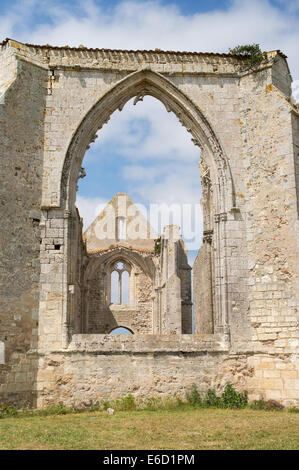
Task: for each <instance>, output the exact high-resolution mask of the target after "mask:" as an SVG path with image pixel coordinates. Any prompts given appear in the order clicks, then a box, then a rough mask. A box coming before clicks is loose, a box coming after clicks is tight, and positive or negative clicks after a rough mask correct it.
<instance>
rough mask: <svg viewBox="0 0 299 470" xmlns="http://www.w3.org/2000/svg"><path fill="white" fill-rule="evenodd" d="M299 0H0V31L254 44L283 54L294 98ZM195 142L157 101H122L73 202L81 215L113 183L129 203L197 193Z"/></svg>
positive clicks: (65, 40)
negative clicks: (126, 197)
mask: <svg viewBox="0 0 299 470" xmlns="http://www.w3.org/2000/svg"><path fill="white" fill-rule="evenodd" d="M298 19H299V0H221V1H217V0H209V1H202V0H200V1H191V0H156V1H143V0H139V1H136V0H135V1H119V0H112V1H107V0H84V1H83V0H74V1H70V0H63V1H57V0H47V1H45V0H23V1H20V0H16V1H15V2H11V1H8V0H0V31H1V35H0V36H1V40H3V39H5V38H6V37H10V38H14V39H16V40H19V41H21V42H28V43H34V44H52V45H61V46H63V45H69V46H78V45H80V44H83V45H85V46H87V47H99V48H101V47H107V48H118V49H120V48H126V49H154V48H156V47H158V48H160V49H166V50H191V51H204V52H205V51H214V52H227V51H228V49H229V47H234V46H236V45H238V44H250V43H259V44H260V46H261V48H262V49H263V50H273V49H281V50H282V51H283V52H284V53H285V54H286V55H287V56H288V62H289V66H290V69H291V74H292V76H293V80H294V83H293V85H294V88H293V89H294V95H295V96H296V98H297V101H298V100H299V61H298V47H299V21H298ZM199 159H200V155H199V151H198V149H197V148H195V147H194V146H193V144H192V143H191V140H190V134H188V133H187V132H186V130H185V129H184V128H182V126H181V125H180V124H179V123H178V121H177V119H176V117H175V116H174V115H173V114H172V113H170V114H169V113H167V111H166V110H165V109H164V107H163V105H162V104H161V103H159V102H157V101H155V100H154V99H152V98H149V97H146V98H145V99H144V102H141V103H138V104H137V105H136V106H133V105H132V103H127V105H126V106H125V108H124V110H123V111H122V112H121V113H119V112H118V111H117V112H116V113H115V114H114V115H113V116H112V118H111V120H110V121H109V122H108V124H107V125H106V126H104V128H103V129H102V130H101V132H100V134H99V138H98V139H97V141H96V142H95V144H94V145H93V146H92V147H91V149H90V150H89V151H88V153H87V154H86V157H85V159H84V163H83V166H84V167H85V169H86V172H87V177H86V178H85V179H83V180H80V185H79V192H78V198H77V203H78V206H79V209H80V212H81V214H82V215H83V217H84V219H85V222H86V224H88V223H89V222H90V221H91V220H92V219H93V218H94V217H95V215H96V210H97V208H99V204H101V203H104V202H105V201H108V200H109V199H110V198H111V197H112V196H113V195H114V194H115V193H116V192H128V193H129V194H130V196H131V197H132V199H133V200H134V201H136V202H139V203H142V204H145V205H148V204H149V203H150V202H166V203H169V204H171V203H188V202H189V203H195V202H198V201H199V199H200V193H201V189H200V183H199V173H198V171H199V170H198V167H197V162H198V161H199Z"/></svg>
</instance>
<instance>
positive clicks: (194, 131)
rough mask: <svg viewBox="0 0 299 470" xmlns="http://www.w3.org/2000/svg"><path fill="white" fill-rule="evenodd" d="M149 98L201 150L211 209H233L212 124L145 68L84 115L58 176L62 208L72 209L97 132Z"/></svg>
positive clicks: (225, 168)
mask: <svg viewBox="0 0 299 470" xmlns="http://www.w3.org/2000/svg"><path fill="white" fill-rule="evenodd" d="M146 95H150V96H152V97H154V98H156V99H158V100H159V101H161V102H162V103H163V104H164V105H165V107H166V109H167V111H168V112H174V114H176V116H177V117H178V119H179V121H180V123H181V124H182V125H183V126H184V127H186V129H187V131H188V132H190V134H191V136H192V141H193V143H194V144H195V145H197V146H198V147H200V149H201V168H204V172H205V173H204V176H203V172H202V179H203V182H204V178H205V181H208V180H209V184H211V185H212V186H213V188H214V207H215V211H216V212H217V213H219V214H220V213H224V212H227V211H229V210H231V209H232V208H234V206H235V198H234V191H233V181H232V177H231V172H230V168H229V164H228V159H227V157H226V155H225V153H224V151H223V148H222V146H221V144H220V141H219V139H218V138H217V136H216V134H215V132H214V130H213V128H212V126H211V124H210V123H209V121H208V120H207V118H206V117H205V116H204V114H203V113H202V111H201V110H200V109H199V108H198V107H197V106H196V105H195V104H194V103H193V102H192V100H191V99H190V98H189V97H188V96H187V95H186V94H184V93H183V92H182V91H181V90H180V89H179V88H178V87H177V86H176V85H175V84H174V83H173V82H172V81H171V80H169V79H168V78H166V77H165V76H163V75H161V74H160V73H157V72H154V71H152V70H150V69H148V68H144V69H141V70H138V71H136V72H133V73H132V74H130V75H128V76H126V77H125V78H124V79H122V80H120V81H119V82H118V83H117V84H116V85H114V86H113V87H112V88H111V89H110V90H109V91H108V92H106V93H105V94H104V95H103V96H102V97H101V98H100V99H99V100H98V101H97V103H96V104H95V105H94V106H93V107H92V108H91V109H90V110H89V112H88V113H87V114H86V115H85V117H84V118H83V120H82V121H81V123H80V125H79V126H78V128H77V130H76V131H75V133H74V134H73V137H72V140H71V142H70V145H69V147H68V151H67V153H66V157H65V161H64V165H63V171H62V176H61V198H62V201H61V203H62V206H63V207H64V208H65V209H68V210H69V209H71V208H72V206H73V204H74V202H75V197H76V189H77V180H78V178H79V177H80V172H81V171H82V166H81V165H82V160H83V158H84V154H85V152H86V150H87V149H88V148H89V145H90V144H91V142H94V140H95V139H96V137H97V132H98V130H99V129H101V128H102V127H103V125H104V124H105V123H107V122H108V121H109V119H110V116H111V115H112V114H113V112H114V111H116V110H117V109H119V110H120V111H121V110H122V109H123V107H124V106H125V104H126V103H127V101H129V100H130V99H131V98H133V97H135V100H134V104H136V103H137V102H138V101H140V100H143V98H144V96H146Z"/></svg>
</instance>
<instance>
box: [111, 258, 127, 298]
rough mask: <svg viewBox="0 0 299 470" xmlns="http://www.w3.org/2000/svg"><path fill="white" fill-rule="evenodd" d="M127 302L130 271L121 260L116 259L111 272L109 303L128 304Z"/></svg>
mask: <svg viewBox="0 0 299 470" xmlns="http://www.w3.org/2000/svg"><path fill="white" fill-rule="evenodd" d="M129 302H130V273H129V271H128V267H127V266H126V265H125V263H124V262H123V261H117V262H116V263H114V266H113V271H112V272H111V303H114V304H128V303H129Z"/></svg>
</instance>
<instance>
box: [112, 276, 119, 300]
mask: <svg viewBox="0 0 299 470" xmlns="http://www.w3.org/2000/svg"><path fill="white" fill-rule="evenodd" d="M118 285H119V274H118V272H117V271H112V273H111V303H112V304H118V299H119V292H118V290H119V288H118Z"/></svg>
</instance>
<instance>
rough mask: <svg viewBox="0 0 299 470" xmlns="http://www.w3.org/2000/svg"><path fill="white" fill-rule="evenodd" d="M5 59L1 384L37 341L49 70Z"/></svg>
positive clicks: (0, 112)
mask: <svg viewBox="0 0 299 470" xmlns="http://www.w3.org/2000/svg"><path fill="white" fill-rule="evenodd" d="M0 60H1V66H0V69H1V76H0V80H1V81H2V83H1V85H2V86H1V92H2V93H3V94H2V95H1V97H0V123H1V124H0V154H1V158H0V175H1V184H0V207H1V224H0V247H1V262H0V296H1V310H0V312H1V314H0V341H2V342H3V343H4V346H5V364H0V384H1V383H3V382H4V381H6V379H7V375H8V374H9V372H10V371H11V369H12V367H13V366H14V364H15V363H16V362H17V361H18V359H17V357H18V355H20V357H21V356H22V357H23V354H24V353H25V352H26V351H28V350H29V348H30V347H36V345H37V331H38V330H37V328H38V321H39V276H40V259H39V247H40V227H39V222H40V218H41V215H40V205H41V195H42V174H43V152H44V111H45V100H46V80H47V72H46V71H44V70H43V69H40V68H39V67H36V66H35V65H34V64H33V63H30V62H24V61H21V60H17V59H16V57H15V56H14V54H13V52H12V51H11V50H7V51H6V52H4V54H1V58H0ZM6 71H7V74H6ZM4 72H5V73H4Z"/></svg>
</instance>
